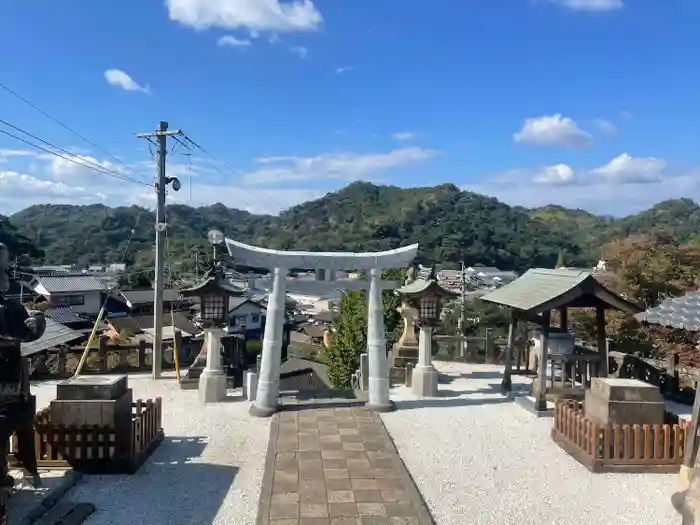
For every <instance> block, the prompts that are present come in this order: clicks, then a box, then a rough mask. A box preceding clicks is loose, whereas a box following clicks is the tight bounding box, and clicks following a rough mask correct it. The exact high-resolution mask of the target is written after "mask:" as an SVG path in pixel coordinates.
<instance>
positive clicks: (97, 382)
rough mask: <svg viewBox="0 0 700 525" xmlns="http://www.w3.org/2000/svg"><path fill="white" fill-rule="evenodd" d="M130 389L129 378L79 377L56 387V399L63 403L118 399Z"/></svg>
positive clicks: (67, 380)
mask: <svg viewBox="0 0 700 525" xmlns="http://www.w3.org/2000/svg"><path fill="white" fill-rule="evenodd" d="M127 389H128V379H127V376H117V377H103V376H78V377H72V378H70V379H66V380H65V381H61V382H60V383H59V384H58V385H57V386H56V399H60V400H61V401H82V400H91V401H92V400H97V399H100V400H103V401H109V400H111V399H118V398H120V397H121V396H122V395H124V393H125V392H126V391H127Z"/></svg>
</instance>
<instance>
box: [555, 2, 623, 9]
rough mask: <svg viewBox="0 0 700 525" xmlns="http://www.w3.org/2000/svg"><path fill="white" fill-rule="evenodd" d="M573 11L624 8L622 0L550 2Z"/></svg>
mask: <svg viewBox="0 0 700 525" xmlns="http://www.w3.org/2000/svg"><path fill="white" fill-rule="evenodd" d="M550 1H551V2H553V3H555V4H559V5H562V6H564V7H568V8H569V9H573V10H575V11H617V10H618V9H622V8H623V7H625V3H624V2H623V0H550Z"/></svg>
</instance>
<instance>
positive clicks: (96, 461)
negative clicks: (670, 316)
mask: <svg viewBox="0 0 700 525" xmlns="http://www.w3.org/2000/svg"><path fill="white" fill-rule="evenodd" d="M132 410H133V412H132V420H131V428H127V429H115V428H111V427H108V426H104V427H101V426H69V427H67V426H64V425H54V424H52V423H51V409H50V408H45V409H43V410H40V411H39V412H37V415H36V418H35V423H34V450H35V452H36V458H37V465H38V466H39V468H40V469H64V468H74V469H76V470H77V471H81V472H86V473H100V474H117V473H125V474H132V473H133V472H136V470H138V468H139V467H140V466H141V465H142V464H143V462H144V461H145V460H146V459H147V458H148V456H150V454H151V453H152V452H153V450H155V448H156V447H157V446H158V445H159V444H160V443H161V442H162V440H163V437H164V434H163V429H162V416H163V411H162V400H161V398H156V399H155V400H152V399H148V400H146V401H143V400H141V399H137V400H136V401H135V402H134V403H133V404H132ZM16 451H17V436H16V435H14V434H13V435H12V436H11V438H10V454H9V463H10V465H11V466H17V465H18V461H17V459H16V458H15V452H16Z"/></svg>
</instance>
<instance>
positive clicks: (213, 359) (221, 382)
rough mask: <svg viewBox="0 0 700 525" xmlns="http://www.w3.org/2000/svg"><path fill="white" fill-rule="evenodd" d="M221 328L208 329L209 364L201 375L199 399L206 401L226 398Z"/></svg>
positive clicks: (222, 332) (212, 401)
mask: <svg viewBox="0 0 700 525" xmlns="http://www.w3.org/2000/svg"><path fill="white" fill-rule="evenodd" d="M223 334H224V331H223V330H222V329H221V328H209V329H207V331H206V348H207V364H206V366H205V367H204V370H202V375H201V376H199V399H200V401H202V402H204V403H218V402H219V401H223V400H224V399H225V398H226V374H225V373H224V371H223V370H222V368H221V337H222V336H223Z"/></svg>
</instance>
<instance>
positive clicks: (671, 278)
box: [569, 231, 700, 358]
mask: <svg viewBox="0 0 700 525" xmlns="http://www.w3.org/2000/svg"><path fill="white" fill-rule="evenodd" d="M603 259H604V260H605V261H606V263H607V266H608V268H609V269H610V272H608V273H606V274H602V275H599V276H597V278H598V279H599V280H600V281H601V282H602V283H603V284H604V285H605V286H606V287H607V288H608V289H610V290H611V291H614V292H615V293H618V294H620V295H622V296H623V297H626V298H628V299H629V300H631V301H633V302H636V303H638V304H639V305H640V306H641V307H643V308H645V309H648V308H651V307H654V306H656V305H658V304H659V303H661V302H662V301H664V300H665V299H667V298H671V297H677V296H679V295H682V294H683V293H685V292H687V291H689V290H692V289H696V288H697V285H698V282H699V279H700V246H698V245H697V243H694V242H691V243H684V244H682V243H679V242H677V241H676V239H675V238H673V237H672V236H671V235H669V234H668V233H666V232H663V231H656V232H652V233H651V234H649V235H645V236H639V235H637V236H632V237H629V238H626V239H618V240H616V241H613V242H611V243H609V244H608V245H607V246H606V247H605V249H604V250H603ZM569 321H570V322H569V328H570V329H571V330H572V332H573V333H575V334H576V335H577V336H579V337H580V338H581V339H583V340H584V341H595V338H596V323H595V312H594V310H593V309H590V308H589V309H575V310H573V312H572V315H571V316H570V318H569ZM605 321H606V328H607V335H608V337H609V339H610V344H611V348H612V349H614V350H617V351H620V352H625V353H636V352H639V353H640V354H641V355H642V356H644V357H653V358H663V357H665V356H666V355H669V354H671V353H678V352H685V354H688V349H689V348H691V349H692V347H693V346H694V337H693V336H692V334H690V333H687V332H685V331H684V330H672V329H669V328H666V327H661V326H642V325H640V323H639V322H638V321H637V320H636V319H635V318H634V317H633V316H629V315H626V314H623V313H621V312H617V311H612V310H611V311H607V312H606V314H605ZM693 352H695V351H694V350H693ZM691 353H692V352H691ZM691 357H693V356H691Z"/></svg>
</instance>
